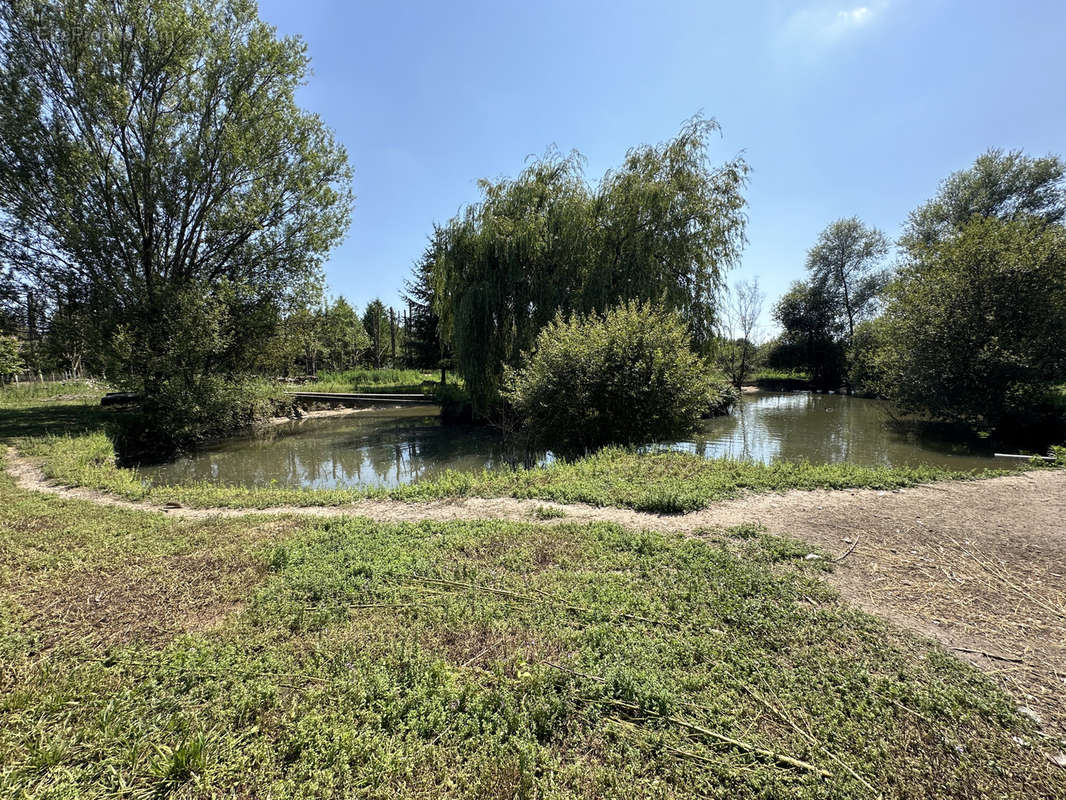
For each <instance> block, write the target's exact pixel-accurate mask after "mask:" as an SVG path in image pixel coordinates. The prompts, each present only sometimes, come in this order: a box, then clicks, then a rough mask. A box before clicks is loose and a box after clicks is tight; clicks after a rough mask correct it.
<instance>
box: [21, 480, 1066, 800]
mask: <svg viewBox="0 0 1066 800" xmlns="http://www.w3.org/2000/svg"><path fill="white" fill-rule="evenodd" d="M0 488H4V487H0ZM4 491H6V492H8V493H7V494H6V495H4V496H3V497H2V498H0V499H3V500H4V501H5V503H4V510H3V513H5V514H8V517H7V518H8V519H10V518H11V515H13V514H28V513H36V512H40V513H43V514H44V516H46V517H54V515H64V514H67V513H68V511H67V509H70V510H72V511H73V512H74V513H76V514H77V516H79V517H81V518H83V521H84V518H88V517H92V516H94V515H96V514H98V513H99V514H100V515H101V519H100V520H99V521H98V524H97V525H95V526H91V527H92V528H93V530H94V531H97V532H95V533H91V534H89V533H87V532H86V531H85V530H84V529H81V530H82V533H81V534H79V535H77V536H74V537H73V541H74V542H75V545H76V546H75V550H76V552H78V553H79V555H78V556H77V557H78V558H79V559H81V560H84V561H85V563H98V561H97V560H98V559H100V558H102V557H103V555H104V554H105V553H107V554H109V557H114V556H113V555H111V554H113V553H114V551H113V550H112V549H110V547H111V545H108V544H107V539H106V537H104V536H103V535H102V533H101V531H103V530H105V529H107V528H118V529H123V530H126V531H129V532H131V533H134V534H136V536H135V538H134V539H133V540H132V541H136V542H139V544H138V545H137V546H138V547H140V548H141V550H142V551H143V552H160V553H162V552H167V551H168V549H172V548H174V547H175V546H176V545H175V544H174V539H175V537H177V538H179V540H180V539H181V536H183V535H192V536H198V535H199V534H194V533H192V532H186V530H185V528H183V527H182V526H178V525H176V524H175V523H174V521H173V520H169V519H164V520H163V521H162V523H155V522H151V520H155V519H157V517H153V516H152V515H149V514H133V513H130V514H124V515H123V516H121V518H120V517H117V516H116V517H112V516H109V514H110V512H109V511H108V512H105V511H104V510H101V509H96V508H91V507H89V506H86V505H84V504H78V503H69V502H60V501H57V500H56V499H55V498H48V499H47V500H44V501H42V500H40V499H39V498H36V497H35V498H34V499H33V502H35V503H43V504H44V505H45V508H43V509H40V508H36V507H35V506H33V505H27V502H28V501H26V500H24V499H23V495H24V494H25V493H19V492H17V491H14V490H12V489H11V488H10V486H9V485H8V486H6V488H4ZM9 501H13V502H9ZM12 508H13V509H15V510H14V511H11V510H9V509H12ZM35 509H36V512H35ZM63 519H64V522H63V524H64V525H68V526H70V530H72V531H74V530H79V529H78V528H77V527H76V526H74V525H73V524H72V519H70V518H66V517H63ZM85 524H88V523H85ZM229 524H230V523H227V525H229ZM232 524H233V525H234V526H236V527H235V529H234V530H233V531H232V532H233V533H239V532H240V527H239V526H240V525H243V526H245V528H244V531H245V534H246V535H247V536H249V537H254V536H256V535H257V531H258V528H259V526H260V525H261V524H262V523H261V522H260V521H256V520H241V521H239V522H233V523H232ZM227 531H230V528H228V527H224V528H219V527H216V528H215V533H217V534H219V538H220V541H223V540H224V539H225V536H226V535H228V534H227ZM200 533H202V534H204V535H207V534H209V533H210V531H202V532H200ZM733 534H734V535H733V536H730V537H726V539H724V540H720V541H713V542H712V541H701V540H697V539H694V538H684V537H680V536H671V535H664V534H660V533H655V532H646V531H645V532H641V531H630V530H626V529H624V528H621V527H619V526H617V525H611V524H606V523H598V524H590V525H579V524H575V523H573V522H561V523H559V524H558V525H554V526H552V527H551V528H546V527H545V526H542V525H537V524H534V523H532V522H530V523H513V522H502V521H493V522H488V521H486V522H475V523H457V522H451V523H430V522H426V523H419V524H378V523H374V522H372V521H369V520H366V519H359V518H348V517H341V518H336V519H321V520H301V521H299V522H298V523H296V524H294V525H293V526H292V527H291V528H287V529H285V531H284V537H283V538H282V539H281V540H280V541H277V542H275V543H273V544H272V545H271V546H270V548H269V553H267V552H265V549H264V552H263V556H262V560H263V563H264V564H268V565H269V571H268V573H267V574H266V575H265V576H263V578H262V581H263V582H262V583H261V585H260V586H259V587H258V588H256V589H254V590H252V591H251V596H250V597H246V598H245V599H246V604H245V610H244V611H243V613H242V614H241V615H240V616H239V617H238V618H237V619H236V620H234V621H232V622H231V623H230V624H227V625H226V626H223V627H222V628H220V629H217V630H214V631H211V632H207V633H199V634H189V635H180V636H177V637H176V638H174V639H172V640H170V641H166V642H157V643H153V644H145V643H126V644H122V643H119V644H116V645H115V646H112V647H110V648H109V649H108V650H107V651H106V652H101V651H100V650H99V649H98V648H97V647H96V646H95V645H94V644H93V643H92V642H90V641H85V640H84V639H83V638H81V637H79V636H69V637H67V638H65V639H63V640H61V641H58V642H56V643H55V644H54V645H53V646H52V647H51V648H50V650H49V651H48V656H47V658H42V657H41V656H40V649H39V644H38V643H37V639H36V637H35V635H34V634H33V633H32V630H30V629H29V628H28V627H27V626H26V624H25V622H24V620H23V618H22V617H21V611H20V609H19V607H18V604H17V603H15V602H13V601H11V599H10V598H9V597H7V596H6V594H5V593H6V592H7V591H8V589H7V588H6V587H7V586H8V584H0V598H4V599H5V602H4V603H2V604H0V612H2V614H0V655H2V656H3V664H4V668H3V670H0V690H2V691H0V794H2V795H4V796H23V795H25V796H35V795H43V794H48V795H49V796H54V797H70V798H73V797H81V796H88V795H98V796H114V795H120V794H125V795H129V796H142V795H144V796H147V795H151V794H160V795H161V794H173V795H177V796H216V795H217V796H231V795H237V794H241V795H246V796H271V797H276V798H287V797H308V796H314V797H326V796H356V795H357V796H367V797H380V798H386V797H396V796H403V797H521V796H530V797H532V796H547V795H550V796H553V797H560V798H578V797H600V796H619V795H623V794H624V795H626V796H627V797H633V798H642V797H657V798H683V797H693V796H700V797H720V798H726V797H728V798H752V799H754V798H766V797H798V798H838V797H862V796H868V795H870V794H871V792H870V791H869V790H868V789H867V787H866V784H869V785H870V786H872V787H873V792H872V794H873V795H875V796H876V795H877V794H883V795H884V796H886V797H918V796H921V797H930V798H956V797H976V796H997V797H1007V798H1023V797H1024V798H1031V797H1052V796H1054V794H1055V791H1056V789H1057V784H1056V783H1055V782H1054V781H1055V776H1054V775H1053V774H1052V772H1051V771H1050V768H1049V766H1048V765H1047V764H1045V763H1044V762H1042V761H1041V760H1040V758H1039V756H1038V755H1037V754H1036V753H1035V752H1033V751H1032V750H1031V749H1024V748H1019V747H1016V746H1015V745H1014V743H1013V742H1012V740H1011V738H1010V736H1011V735H1030V734H1031V731H1030V727H1029V725H1028V723H1027V722H1026V721H1025V720H1023V719H1020V718H1019V717H1018V715H1017V714H1016V713H1015V712H1014V710H1013V708H1012V705H1011V703H1010V702H1009V701H1008V699H1007V698H1006V697H1004V696H1002V695H1001V694H999V693H998V691H997V690H996V689H995V688H994V687H993V686H992V685H991V684H990V682H989V681H987V680H986V679H984V678H983V677H982V676H981V675H980V674H979V673H977V672H976V671H975V670H973V669H972V668H970V667H968V666H966V665H964V664H962V663H961V662H958V661H956V660H954V659H950V658H948V657H947V656H946V655H944V654H943V653H942V651H940V650H939V649H938V648H937V647H936V646H934V645H932V644H930V643H928V642H926V641H923V640H920V639H917V638H915V637H911V636H906V635H902V634H900V633H898V632H896V631H895V629H893V628H892V627H891V626H889V625H887V624H886V623H884V622H882V621H879V620H876V619H874V618H872V617H869V616H867V615H865V614H862V613H859V612H856V611H854V610H851V609H848V608H846V607H844V606H842V605H841V604H840V603H839V602H838V601H836V600H835V595H834V593H833V592H832V590H831V589H830V588H829V587H828V586H827V585H826V584H825V583H824V582H823V581H822V580H821V578H820V574H819V572H818V570H817V569H812V568H810V565H809V564H808V562H807V561H806V560H805V559H804V558H801V557H799V556H800V554H801V553H804V552H808V551H809V548H807V547H806V546H802V545H800V544H798V543H796V542H793V541H792V540H789V539H785V538H782V537H770V536H767V535H766V534H765V533H764V532H762V531H759V530H758V529H755V528H751V527H748V526H744V527H741V528H739V529H733ZM13 536H14V538H13V539H9V541H11V542H13V543H14V544H15V545H16V546H17V548H18V550H17V552H18V553H19V555H18V557H17V559H16V561H15V562H14V564H13V567H11V568H9V569H8V574H21V573H22V572H23V571H25V570H26V569H27V567H28V565H30V564H32V563H38V561H37V559H38V557H37V556H31V555H29V553H30V551H31V549H32V542H33V536H34V534H33V533H31V532H25V533H16V534H13ZM182 541H184V543H185V545H187V543H188V540H187V539H186V540H182ZM62 563H63V560H62V559H59V561H58V562H56V566H53V567H52V570H53V571H56V570H58V569H59V565H61V564H62ZM12 569H13V570H14V573H12ZM60 574H61V572H59V571H56V575H57V576H58V575H60ZM811 598H813V599H814V600H815V601H816V606H815V605H812V604H811V603H809V602H808V599H811ZM792 723H795V724H794V725H793V724H792ZM707 732H710V733H712V734H714V735H709V734H708V733H707ZM716 737H719V738H716ZM720 737H728V740H731V741H726V740H723V739H722V738H720ZM767 753H769V754H770V755H767ZM775 753H776V754H784V755H787V756H789V757H791V758H794V759H796V760H797V761H802V762H804V763H807V764H810V765H811V766H812V767H814V768H815V769H824V770H826V771H828V772H829V773H830V774H831V776H830V777H828V778H825V777H822V776H820V775H819V774H817V773H815V772H812V771H810V770H808V769H805V768H803V767H797V766H795V765H791V764H789V763H786V762H783V761H782V760H781V759H779V758H776V757H775V756H774V755H773V754H775ZM830 754H832V755H830ZM843 765H846V767H847V768H846V769H845V767H844V766H843Z"/></svg>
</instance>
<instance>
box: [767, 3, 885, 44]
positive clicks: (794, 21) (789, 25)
mask: <svg viewBox="0 0 1066 800" xmlns="http://www.w3.org/2000/svg"><path fill="white" fill-rule="evenodd" d="M888 5H889V3H888V0H870V1H869V2H866V3H864V4H858V5H849V4H842V3H839V2H838V3H819V4H817V5H813V6H807V7H805V8H801V9H798V10H796V11H793V12H792V13H791V14H788V15H787V16H786V17H785V19H784V22H783V24H782V26H781V34H782V38H783V39H785V40H786V41H787V42H791V43H793V44H799V43H802V44H806V45H808V46H810V45H827V44H833V43H835V42H838V41H840V40H842V39H844V38H846V37H847V36H849V35H851V34H853V33H855V32H857V31H859V30H861V29H862V28H867V27H870V26H871V25H872V24H873V23H874V22H876V20H877V18H878V17H880V16H883V15H884V13H885V11H887V9H888Z"/></svg>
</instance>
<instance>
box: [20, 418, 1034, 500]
mask: <svg viewBox="0 0 1066 800" xmlns="http://www.w3.org/2000/svg"><path fill="white" fill-rule="evenodd" d="M19 447H20V449H21V451H22V452H23V453H25V454H27V455H29V456H32V457H34V458H35V459H37V460H38V461H39V462H40V464H41V466H42V469H43V471H44V473H45V475H46V476H47V477H49V478H51V479H53V480H56V481H58V482H60V483H63V484H65V485H70V486H85V487H89V488H93V489H99V490H102V491H106V492H111V493H113V494H116V495H119V496H121V497H124V498H126V499H130V500H146V501H149V502H152V503H167V502H176V503H181V504H182V505H186V506H190V507H194V508H214V507H219V508H270V507H272V506H288V505H296V506H312V505H343V504H346V503H352V502H355V501H357V500H361V499H365V498H375V497H381V498H384V497H387V498H392V499H397V500H406V501H414V502H419V501H429V500H437V499H441V498H454V497H516V498H524V499H538V500H551V501H554V502H558V503H590V504H592V505H597V506H617V507H623V508H632V509H635V510H638V511H650V512H656V513H682V512H687V511H694V510H697V509H700V508H705V507H707V506H708V505H710V504H711V503H714V502H717V501H721V500H726V499H729V498H733V497H737V496H739V495H740V494H742V493H744V492H748V491H751V492H774V491H785V490H788V489H846V488H870V489H886V490H890V489H899V488H904V487H908V486H915V485H918V484H922V483H929V482H932V481H938V480H972V479H975V478H979V477H991V476H995V475H1005V474H1011V472H1010V471H1002V470H999V471H995V470H985V471H954V470H947V469H943V468H940V467H933V466H915V467H866V466H859V465H855V464H811V463H804V462H779V463H775V464H771V465H765V464H758V463H752V462H747V461H729V460H714V461H712V460H707V459H704V458H701V457H699V456H695V455H691V454H686V453H656V454H641V453H636V452H633V451H631V450H625V449H621V448H608V449H605V450H602V451H600V452H598V453H596V454H594V455H591V456H587V457H585V458H582V459H579V460H577V461H573V462H566V463H564V462H556V463H554V464H551V465H548V466H545V467H536V468H533V469H517V470H509V469H496V470H484V471H481V472H461V471H454V470H449V471H446V472H444V473H441V474H439V475H438V476H436V477H434V478H432V479H429V480H426V481H422V482H418V483H413V484H409V485H406V486H400V487H397V488H392V489H381V488H353V489H300V488H284V487H261V488H248V487H240V486H223V485H218V484H212V483H200V484H189V485H180V486H169V485H162V486H156V485H153V484H152V483H151V481H150V480H148V479H147V478H145V477H143V476H141V475H140V474H138V473H137V471H136V470H133V469H123V468H120V467H117V466H116V465H115V455H114V449H113V447H112V444H111V440H110V439H109V438H108V437H107V436H106V435H105V434H104V433H103V432H100V431H96V432H89V433H80V434H74V435H71V434H66V435H58V436H47V437H31V438H26V439H22V440H20V441H19ZM1034 466H1039V465H1034Z"/></svg>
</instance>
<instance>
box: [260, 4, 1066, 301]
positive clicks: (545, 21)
mask: <svg viewBox="0 0 1066 800" xmlns="http://www.w3.org/2000/svg"><path fill="white" fill-rule="evenodd" d="M260 16H261V17H262V18H263V19H265V20H267V21H268V22H270V23H271V24H273V25H276V26H277V28H278V30H279V32H280V33H283V34H299V35H300V36H302V37H303V38H304V39H305V40H306V41H307V43H308V46H309V50H310V55H311V63H312V68H313V70H314V74H313V75H312V77H311V78H310V80H309V82H308V84H307V86H305V87H303V88H302V89H301V91H300V102H301V103H302V104H303V105H304V106H305V107H306V108H309V109H311V110H313V111H316V112H317V113H319V114H321V116H322V117H323V118H324V120H325V121H326V123H327V124H328V125H329V126H330V127H332V128H333V130H334V131H336V133H337V135H338V137H339V138H340V140H341V142H343V144H344V145H345V146H346V147H347V149H348V154H349V158H350V160H351V163H352V166H353V169H354V172H355V193H356V202H355V207H354V211H353V215H352V225H351V229H350V230H349V233H348V236H347V239H346V240H345V242H344V243H343V245H341V246H340V247H339V248H337V249H336V250H335V251H334V252H333V254H332V256H331V258H330V260H329V262H328V263H327V265H326V276H327V280H328V282H329V286H330V289H331V290H332V292H333V293H334V294H343V295H345V296H346V297H347V298H348V299H349V300H351V301H352V302H354V303H356V304H358V305H360V306H362V305H364V304H365V303H366V302H367V301H368V300H370V299H372V298H373V297H375V296H380V297H381V298H382V299H383V300H384V301H385V302H386V303H398V302H399V292H400V289H401V287H402V283H403V280H404V278H405V277H406V275H407V274H408V272H409V270H410V266H411V264H412V262H413V261H414V260H415V259H416V258H417V257H418V256H419V254H420V253H421V252H422V249H423V247H424V245H425V242H426V235H427V234H428V233H429V231H430V230H431V227H432V224H433V222H434V221H441V222H443V221H446V220H447V219H449V218H450V217H452V216H454V215H455V214H456V212H457V211H458V210H459V209H460V208H461V207H462V206H463V205H465V204H467V203H470V202H473V201H475V200H476V199H477V196H478V193H477V186H476V181H477V179H478V178H480V177H499V176H503V175H514V174H515V173H517V172H518V171H519V170H521V169H522V166H523V164H524V163H525V159H526V157H527V156H529V155H531V154H540V153H542V152H543V151H544V150H545V148H546V147H548V146H549V145H552V144H554V145H556V146H558V147H559V148H560V149H562V150H564V151H566V150H570V149H572V148H576V149H578V150H580V151H581V152H582V153H583V154H584V155H585V156H586V157H587V158H588V164H587V175H588V176H589V177H590V178H592V179H597V178H598V177H599V176H600V175H602V174H603V172H604V171H605V170H606V169H608V168H609V167H611V166H613V165H617V164H618V163H620V161H621V159H622V157H623V154H624V153H625V151H626V149H627V148H629V147H631V146H633V145H636V144H640V143H643V142H658V141H662V140H663V139H666V138H669V137H670V136H672V135H673V134H674V133H675V132H676V131H677V129H678V128H679V126H680V124H681V122H682V121H683V120H685V119H687V118H688V117H690V116H692V114H694V113H696V112H697V111H702V112H703V113H704V114H705V115H707V116H712V117H715V118H716V119H717V120H718V121H719V123H721V125H722V128H723V137H722V138H721V140H720V141H718V142H717V143H716V145H715V153H714V157H715V159H716V160H724V159H725V158H728V157H731V156H733V155H734V154H736V153H740V152H743V154H744V156H745V158H746V159H747V160H748V162H749V163H750V164H751V166H752V169H753V171H752V175H751V184H750V187H749V189H748V191H747V198H748V201H749V227H748V238H749V240H750V241H749V244H748V245H747V247H746V249H745V252H744V256H743V260H742V264H741V266H740V268H739V269H737V270H735V271H734V272H733V273H731V275H730V277H729V280H730V282H731V283H732V282H733V281H735V280H737V279H743V278H751V277H754V276H758V277H759V279H760V282H761V283H762V285H763V287H764V289H765V290H766V292H767V294H768V296H769V298H768V303H767V306H769V305H770V303H771V302H772V301H773V300H774V299H776V297H778V296H779V295H780V294H781V293H782V292H783V291H784V290H785V289H786V288H787V287H788V284H789V283H790V282H791V281H792V280H795V279H796V278H799V277H802V274H803V263H804V258H805V254H806V250H807V248H808V247H809V246H810V245H811V243H812V242H813V241H814V239H815V237H816V236H817V235H818V233H819V231H821V229H822V228H823V227H825V225H826V224H828V223H829V222H831V221H832V220H834V219H837V218H839V217H843V216H851V215H857V216H859V217H860V218H862V219H863V220H864V221H866V222H867V223H869V224H873V225H876V226H878V227H879V228H881V229H882V230H884V231H885V232H886V233H887V234H888V235H889V236H890V237H895V236H896V235H897V234H898V232H899V227H900V225H901V223H902V222H903V221H904V220H905V218H906V215H907V213H908V212H909V211H910V210H911V209H912V208H914V207H915V206H916V205H917V204H919V203H920V202H922V201H923V200H925V199H927V198H928V197H929V196H931V195H932V193H933V192H934V191H935V190H936V186H937V183H938V182H939V180H940V179H942V178H943V177H945V176H946V175H948V174H949V173H950V172H952V171H954V170H957V169H961V168H964V167H966V166H967V165H969V164H970V163H971V162H972V161H973V159H974V158H975V157H976V156H977V155H979V154H980V153H981V152H983V151H984V150H986V149H987V148H989V147H1002V148H1005V149H1012V148H1021V149H1024V150H1026V151H1027V152H1029V153H1031V154H1038V155H1044V154H1046V153H1049V152H1052V153H1057V154H1060V155H1061V154H1063V153H1064V151H1066V141H1064V139H1066V90H1064V84H1063V76H1064V74H1066V57H1064V53H1066V2H1062V0H1057V2H1056V1H1053V0H1048V1H1047V2H1023V1H1022V0H1018V1H1017V2H1002V0H1001V1H1000V2H939V1H938V0H925V1H919V0H855V1H851V0H843V1H842V2H825V3H823V2H810V3H807V2H799V3H785V2H764V3H760V2H727V3H726V2H720V3H714V2H707V1H706V0H704V2H695V1H693V2H664V1H660V2H644V3H629V2H603V3H598V2H597V3H594V2H576V1H575V2H532V0H530V1H529V2H522V3H517V2H503V1H502V0H497V1H496V2H484V3H481V2H478V3H472V2H462V0H454V2H449V3H442V2H427V3H387V2H342V1H341V0H337V1H336V2H333V1H332V0H303V1H302V2H293V0H261V4H260Z"/></svg>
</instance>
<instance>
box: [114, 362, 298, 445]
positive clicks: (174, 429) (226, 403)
mask: <svg viewBox="0 0 1066 800" xmlns="http://www.w3.org/2000/svg"><path fill="white" fill-rule="evenodd" d="M292 402H293V401H292V400H291V399H290V398H288V397H286V396H285V395H284V394H283V393H282V392H280V391H279V390H278V389H277V387H276V386H275V385H274V384H272V383H270V382H268V381H265V380H262V379H257V378H242V379H233V378H224V377H222V376H219V375H210V374H208V375H203V376H201V377H200V378H199V379H198V380H196V381H192V382H191V381H187V380H185V379H184V378H182V377H181V376H180V375H175V376H173V377H171V378H168V379H165V380H163V381H162V382H160V383H159V384H158V385H157V386H156V387H155V391H153V392H152V394H150V395H148V396H146V397H144V398H142V400H141V403H140V406H139V409H138V413H137V414H135V415H131V416H129V417H127V418H125V419H123V420H122V424H121V426H120V429H119V430H118V431H117V433H116V439H117V443H118V450H119V452H120V453H121V454H122V456H123V457H124V458H139V457H143V456H148V457H159V456H166V455H170V454H172V453H173V452H174V451H175V450H177V449H179V448H181V447H183V446H185V445H188V444H191V443H193V442H196V441H197V440H201V439H206V438H210V437H218V436H225V435H228V434H232V433H234V432H236V431H239V430H241V429H242V428H246V427H248V426H249V425H252V424H253V423H256V422H261V421H264V420H267V419H270V418H271V417H276V416H286V415H288V414H290V413H291V412H292V407H293V406H292Z"/></svg>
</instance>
